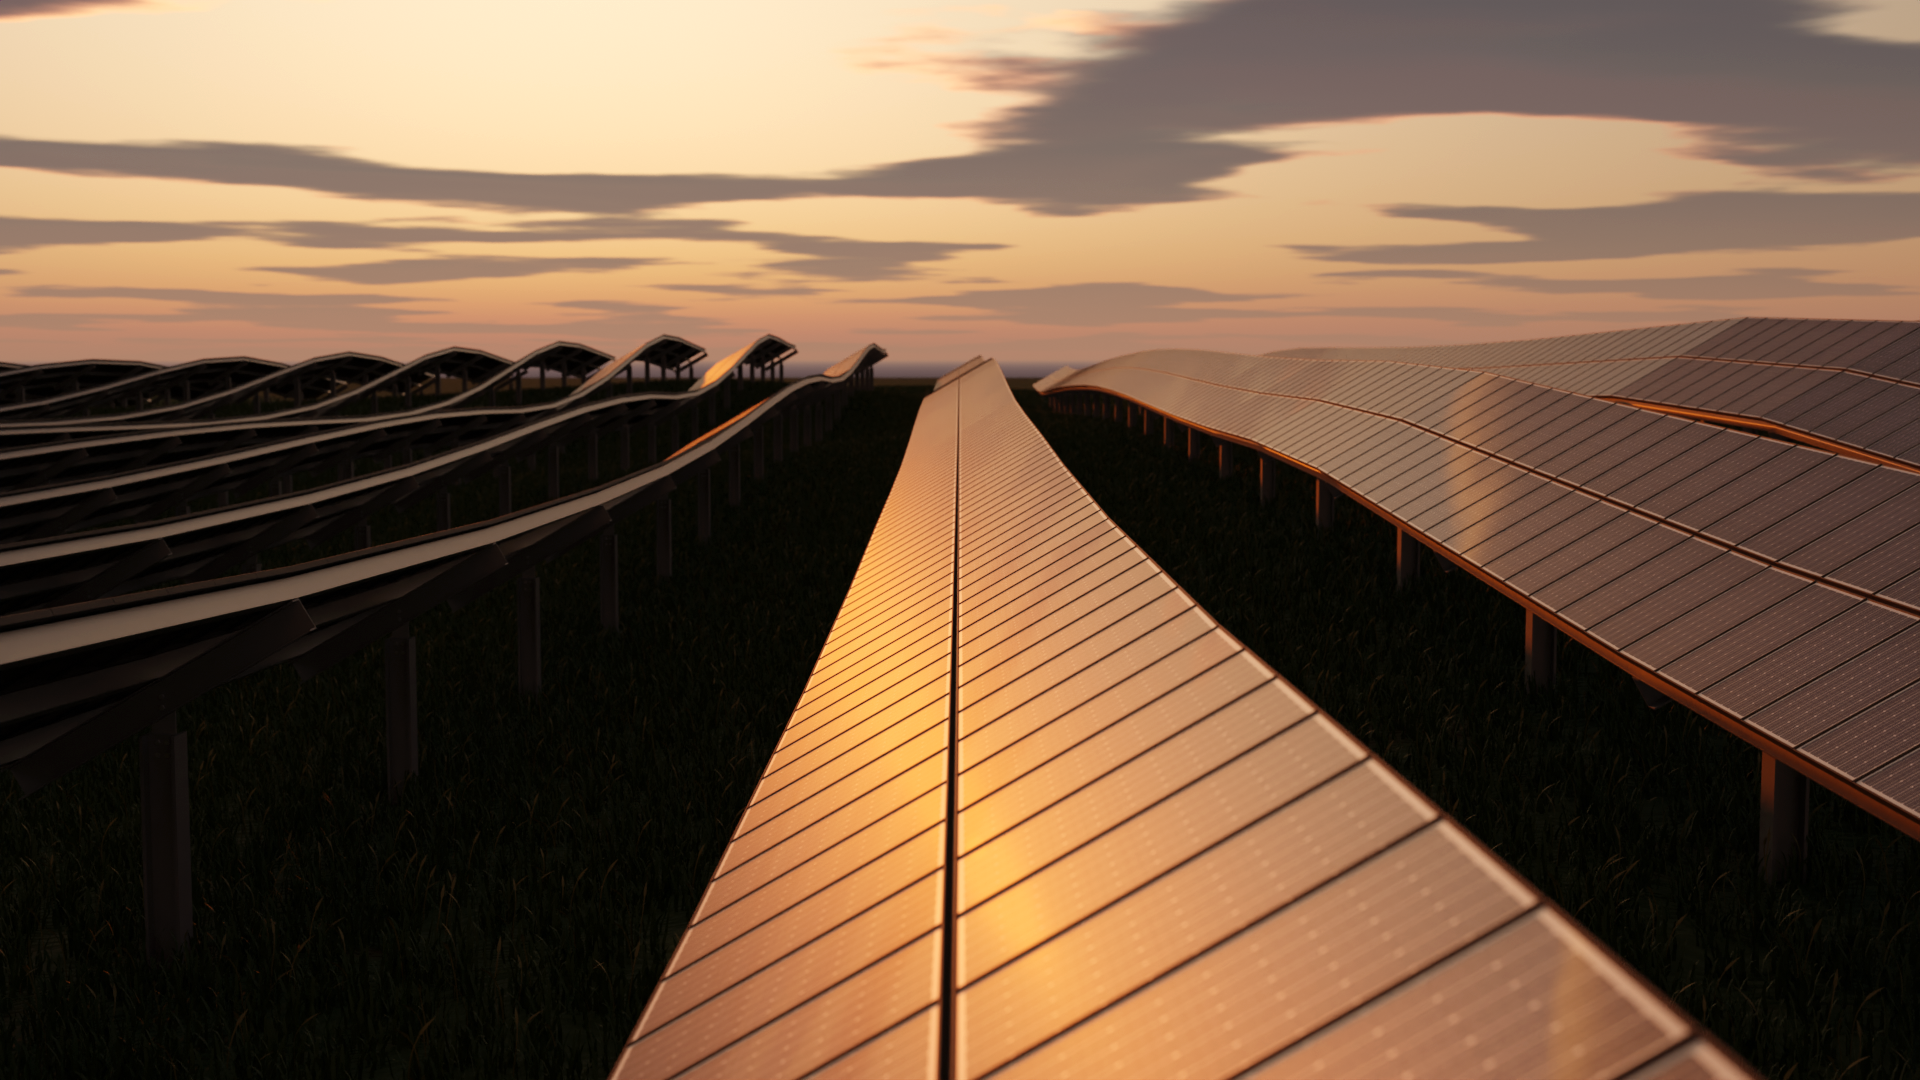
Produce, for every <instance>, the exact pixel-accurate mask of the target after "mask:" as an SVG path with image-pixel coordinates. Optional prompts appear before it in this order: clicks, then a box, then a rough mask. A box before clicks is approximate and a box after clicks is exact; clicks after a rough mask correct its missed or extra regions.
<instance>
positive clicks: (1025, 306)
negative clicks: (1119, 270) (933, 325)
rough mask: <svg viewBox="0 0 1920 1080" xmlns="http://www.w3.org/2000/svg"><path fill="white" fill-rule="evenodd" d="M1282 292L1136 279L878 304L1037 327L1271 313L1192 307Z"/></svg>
mask: <svg viewBox="0 0 1920 1080" xmlns="http://www.w3.org/2000/svg"><path fill="white" fill-rule="evenodd" d="M1282 298H1283V294H1271V295H1262V294H1257V293H1218V292H1211V291H1209V290H1206V289H1185V288H1179V287H1176V286H1171V285H1143V284H1139V283H1136V282H1089V283H1086V284H1081V285H1048V286H1044V287H1042V288H1037V289H971V290H968V291H966V292H961V293H951V294H947V295H941V296H907V297H897V298H893V299H889V300H884V301H872V302H874V303H888V304H938V305H941V306H944V307H959V308H970V309H972V310H974V311H977V312H979V313H980V314H976V315H948V316H940V317H942V318H948V319H1005V320H1009V321H1012V322H1019V323H1029V324H1033V325H1038V326H1113V325H1119V324H1129V323H1169V322H1198V321H1200V320H1204V319H1246V318H1265V317H1271V316H1272V315H1273V314H1274V312H1272V311H1267V310H1263V309H1254V308H1219V307H1207V308H1196V307H1189V306H1187V305H1190V304H1218V303H1226V302H1232V301H1238V300H1277V299H1282Z"/></svg>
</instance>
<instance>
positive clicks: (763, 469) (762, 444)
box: [747, 420, 767, 480]
mask: <svg viewBox="0 0 1920 1080" xmlns="http://www.w3.org/2000/svg"><path fill="white" fill-rule="evenodd" d="M747 437H748V438H750V439H752V440H753V478H754V479H755V480H765V479H766V478H767V421H765V420H762V421H760V423H759V424H757V425H756V426H755V427H754V428H753V429H752V430H750V431H748V432H747Z"/></svg>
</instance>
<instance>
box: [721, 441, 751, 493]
mask: <svg viewBox="0 0 1920 1080" xmlns="http://www.w3.org/2000/svg"><path fill="white" fill-rule="evenodd" d="M746 452H747V448H746V447H744V446H741V445H740V441H739V440H738V439H735V440H734V443H733V445H732V446H729V447H727V450H726V454H727V505H728V506H739V505H740V456H741V455H742V454H744V453H746Z"/></svg>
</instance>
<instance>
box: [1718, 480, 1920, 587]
mask: <svg viewBox="0 0 1920 1080" xmlns="http://www.w3.org/2000/svg"><path fill="white" fill-rule="evenodd" d="M1916 485H1920V478H1915V477H1914V476H1912V475H1911V474H1908V473H1903V472H1901V471H1899V470H1898V469H1884V468H1882V469H1868V470H1866V472H1864V473H1863V474H1862V475H1861V476H1860V477H1859V478H1858V479H1856V480H1854V481H1853V482H1851V483H1849V484H1847V485H1846V486H1845V487H1841V488H1838V489H1837V490H1834V491H1832V492H1829V493H1827V494H1825V495H1823V496H1821V497H1820V498H1818V499H1816V500H1814V501H1813V502H1812V503H1809V504H1808V505H1806V506H1804V507H1802V508H1800V509H1799V510H1796V511H1794V512H1793V513H1791V514H1789V515H1787V516H1785V517H1783V518H1782V519H1780V520H1779V521H1777V522H1775V523H1774V524H1772V525H1769V526H1768V527H1767V528H1765V529H1763V530H1761V531H1760V532H1758V533H1756V534H1754V535H1753V536H1751V537H1748V538H1746V539H1745V540H1743V541H1742V543H1743V544H1744V546H1745V547H1746V548H1747V549H1748V550H1749V551H1752V552H1754V553H1756V554H1758V555H1762V556H1765V557H1767V558H1772V559H1781V558H1786V557H1787V556H1789V555H1792V554H1793V553H1794V552H1797V551H1800V550H1801V549H1803V548H1806V547H1807V546H1808V545H1809V544H1813V543H1815V542H1816V541H1818V540H1819V539H1820V538H1821V537H1823V536H1826V535H1828V534H1829V533H1832V532H1833V531H1834V530H1836V529H1840V528H1843V527H1847V526H1849V525H1850V523H1852V522H1854V521H1855V520H1856V519H1861V518H1862V516H1863V515H1867V514H1869V513H1870V512H1871V511H1872V510H1873V509H1874V508H1875V507H1877V506H1882V505H1885V504H1887V503H1888V502H1889V501H1890V500H1892V499H1895V498H1897V497H1899V496H1900V495H1902V493H1907V492H1912V489H1914V488H1915V487H1916ZM1914 494H1915V501H1916V508H1917V509H1920V493H1914ZM1881 539H1885V537H1884V536H1883V537H1881ZM1869 543H1871V541H1870V542H1869ZM1789 565H1794V566H1799V565H1800V564H1799V563H1797V562H1793V561H1789ZM1803 568H1804V567H1803ZM1827 569H1832V567H1827ZM1815 572H1816V573H1817V572H1819V571H1815Z"/></svg>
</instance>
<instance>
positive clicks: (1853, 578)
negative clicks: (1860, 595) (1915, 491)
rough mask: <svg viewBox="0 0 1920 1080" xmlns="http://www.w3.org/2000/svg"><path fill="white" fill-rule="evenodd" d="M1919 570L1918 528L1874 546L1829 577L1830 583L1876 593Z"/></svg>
mask: <svg viewBox="0 0 1920 1080" xmlns="http://www.w3.org/2000/svg"><path fill="white" fill-rule="evenodd" d="M1916 568H1920V525H1916V526H1914V527H1913V528H1911V529H1908V530H1907V531H1906V532H1903V533H1900V534H1899V535H1898V536H1895V537H1893V538H1891V539H1889V540H1886V541H1884V542H1882V543H1880V544H1877V545H1875V546H1874V548H1873V550H1871V551H1868V552H1866V553H1865V554H1863V555H1860V556H1858V557H1857V558H1855V559H1853V560H1852V561H1850V562H1848V563H1847V564H1846V565H1845V566H1842V567H1840V568H1839V569H1838V570H1835V571H1833V572H1832V573H1830V574H1828V575H1827V577H1828V578H1829V579H1830V580H1833V581H1837V582H1840V583H1841V584H1843V585H1851V586H1853V587H1854V588H1857V589H1865V590H1866V591H1868V592H1878V591H1880V590H1881V589H1884V588H1886V587H1887V586H1888V585H1891V584H1893V583H1894V582H1896V581H1899V580H1900V579H1901V578H1903V577H1906V576H1907V575H1908V574H1911V573H1913V571H1914V570H1915V569H1916Z"/></svg>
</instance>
